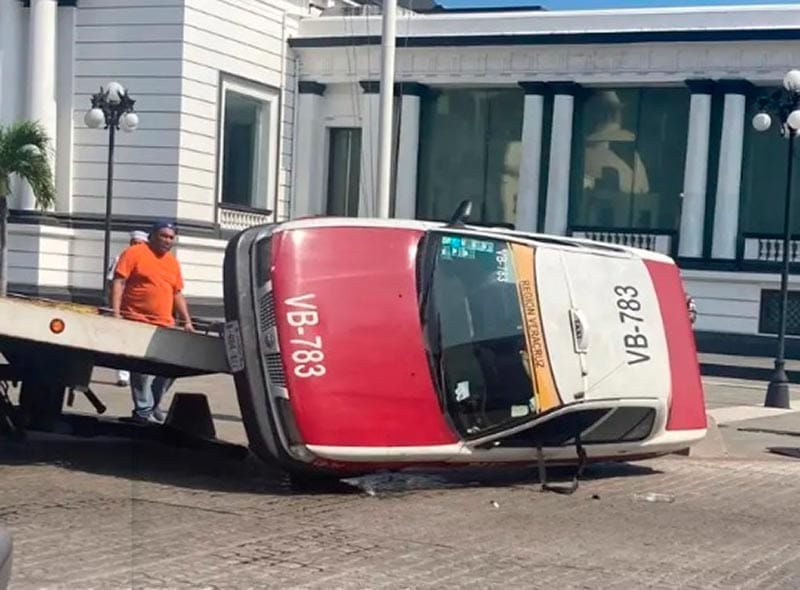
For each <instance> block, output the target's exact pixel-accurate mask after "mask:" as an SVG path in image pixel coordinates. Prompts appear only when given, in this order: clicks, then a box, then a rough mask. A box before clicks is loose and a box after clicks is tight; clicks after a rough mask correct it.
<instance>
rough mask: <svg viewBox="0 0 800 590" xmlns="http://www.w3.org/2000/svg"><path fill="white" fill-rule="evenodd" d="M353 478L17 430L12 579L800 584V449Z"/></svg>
mask: <svg viewBox="0 0 800 590" xmlns="http://www.w3.org/2000/svg"><path fill="white" fill-rule="evenodd" d="M352 483H353V484H354V485H353V486H352V487H350V486H347V487H345V488H344V489H342V490H337V491H326V492H324V493H308V492H306V493H303V492H293V491H292V490H291V489H290V487H289V486H288V484H287V482H286V481H285V479H284V478H283V476H282V475H281V474H280V473H278V472H275V471H271V470H270V469H269V468H267V467H265V466H263V465H262V464H260V463H258V462H256V461H254V460H251V459H241V458H236V457H233V456H231V455H228V454H223V453H221V452H219V451H216V450H213V449H208V450H203V451H198V450H185V449H176V448H170V447H165V446H162V445H157V444H154V443H152V444H151V443H137V444H136V445H133V444H131V443H129V442H123V441H120V440H117V441H100V440H97V439H89V440H83V439H75V438H59V437H44V436H41V435H39V436H34V437H32V439H31V440H30V441H28V443H26V444H25V445H20V444H17V443H7V442H4V443H2V444H0V522H3V523H4V524H5V525H7V526H8V527H9V528H10V529H11V531H12V532H13V534H14V536H15V541H16V546H15V555H14V558H15V561H14V570H13V576H12V583H11V589H12V590H25V589H32V588H37V589H38V588H69V589H73V588H81V589H83V588H87V589H88V588H97V589H113V588H125V589H128V588H137V589H141V588H324V589H334V588H443V587H452V588H462V587H463V588H469V587H472V588H559V589H562V588H602V589H604V590H605V589H613V588H636V589H638V588H659V589H660V588H663V589H672V588H698V589H700V588H702V589H708V588H726V589H727V588H787V589H789V588H791V589H796V588H798V587H800V545H799V544H798V542H797V531H798V530H800V516H799V515H798V512H797V510H796V509H795V505H796V499H797V498H798V497H799V496H800V462H785V461H783V462H779V461H768V460H761V461H758V460H745V461H743V460H714V461H711V460H698V459H691V458H685V457H677V456H674V457H670V458H665V459H659V460H655V461H649V462H645V463H640V464H637V465H617V466H594V467H592V468H591V469H590V470H589V472H588V479H586V480H585V481H583V482H582V484H581V487H580V488H579V489H578V491H577V492H576V493H575V494H573V495H571V496H566V495H559V494H554V493H543V492H541V491H540V487H539V485H538V484H537V482H536V479H535V476H534V475H533V472H523V471H519V470H518V471H499V472H491V473H487V472H478V471H474V470H473V471H460V472H457V473H449V474H447V475H442V474H425V473H415V474H404V475H382V476H372V477H367V478H360V479H358V480H353V482H352ZM648 492H657V493H660V494H665V495H666V496H665V497H664V498H658V499H660V500H667V501H656V502H648V501H644V500H642V498H641V496H637V494H639V495H641V494H646V493H648ZM669 500H671V501H669Z"/></svg>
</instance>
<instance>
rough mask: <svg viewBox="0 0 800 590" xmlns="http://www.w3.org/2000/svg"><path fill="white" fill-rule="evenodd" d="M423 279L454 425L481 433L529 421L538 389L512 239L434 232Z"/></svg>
mask: <svg viewBox="0 0 800 590" xmlns="http://www.w3.org/2000/svg"><path fill="white" fill-rule="evenodd" d="M522 247H523V248H526V249H527V248H528V247H527V246H522ZM420 283H421V288H420V307H421V309H420V312H421V317H422V320H423V324H424V326H425V332H426V339H427V343H428V347H429V357H430V359H431V368H432V371H433V373H434V381H435V382H436V384H437V387H438V388H439V395H440V398H441V399H442V401H443V403H444V405H445V407H446V410H447V412H448V414H449V416H450V419H451V420H452V421H453V423H454V425H455V426H456V428H458V430H459V431H460V432H461V434H462V435H463V436H465V437H468V438H476V437H479V436H483V435H486V434H491V433H494V432H497V431H500V430H502V429H504V428H508V427H511V426H515V425H517V424H519V423H521V422H524V421H526V420H530V419H531V418H532V417H533V414H534V401H533V400H534V388H533V382H532V380H531V377H530V374H529V373H530V366H529V362H528V353H527V348H526V340H525V331H524V326H523V318H522V312H521V306H520V296H519V292H518V285H517V270H516V269H515V262H514V257H513V256H512V247H511V245H510V244H509V243H508V242H505V241H503V240H497V239H486V238H482V237H480V236H470V235H460V234H457V233H452V234H449V233H445V234H440V233H433V234H429V235H428V236H427V237H426V238H425V246H424V250H423V256H422V259H421V262H420Z"/></svg>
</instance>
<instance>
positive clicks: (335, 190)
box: [327, 127, 361, 217]
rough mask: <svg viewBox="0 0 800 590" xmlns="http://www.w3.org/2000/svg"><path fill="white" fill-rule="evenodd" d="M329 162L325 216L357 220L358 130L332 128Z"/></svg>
mask: <svg viewBox="0 0 800 590" xmlns="http://www.w3.org/2000/svg"><path fill="white" fill-rule="evenodd" d="M329 145H330V157H329V158H328V207H327V212H328V215H339V216H348V217H358V199H359V192H360V191H359V184H360V182H359V181H360V178H361V129H359V128H357V127H332V128H331V129H330V144H329Z"/></svg>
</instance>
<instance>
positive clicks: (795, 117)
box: [786, 110, 800, 131]
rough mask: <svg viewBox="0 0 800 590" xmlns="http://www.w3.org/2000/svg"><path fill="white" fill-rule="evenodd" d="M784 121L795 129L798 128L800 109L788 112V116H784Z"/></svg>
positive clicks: (799, 127)
mask: <svg viewBox="0 0 800 590" xmlns="http://www.w3.org/2000/svg"><path fill="white" fill-rule="evenodd" d="M786 123H787V124H788V125H789V127H791V128H792V129H794V130H795V131H797V130H798V129H800V110H797V111H792V112H791V113H789V116H788V117H787V118H786Z"/></svg>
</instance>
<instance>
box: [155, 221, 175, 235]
mask: <svg viewBox="0 0 800 590" xmlns="http://www.w3.org/2000/svg"><path fill="white" fill-rule="evenodd" d="M165 228H166V229H171V230H172V231H174V232H175V233H178V225H177V224H176V223H175V222H174V221H171V220H169V219H159V220H158V221H156V222H155V223H154V224H153V227H152V229H151V230H150V233H153V234H154V233H156V232H157V231H158V230H160V229H165Z"/></svg>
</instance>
